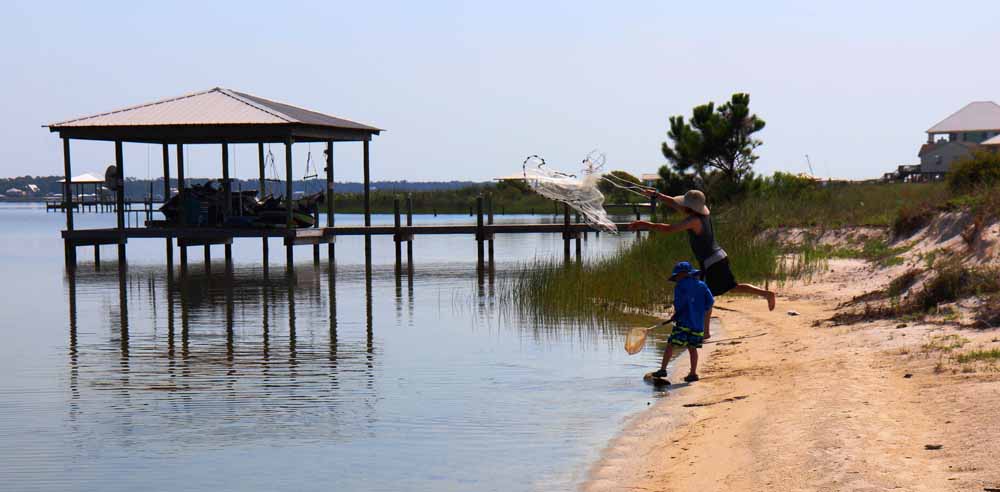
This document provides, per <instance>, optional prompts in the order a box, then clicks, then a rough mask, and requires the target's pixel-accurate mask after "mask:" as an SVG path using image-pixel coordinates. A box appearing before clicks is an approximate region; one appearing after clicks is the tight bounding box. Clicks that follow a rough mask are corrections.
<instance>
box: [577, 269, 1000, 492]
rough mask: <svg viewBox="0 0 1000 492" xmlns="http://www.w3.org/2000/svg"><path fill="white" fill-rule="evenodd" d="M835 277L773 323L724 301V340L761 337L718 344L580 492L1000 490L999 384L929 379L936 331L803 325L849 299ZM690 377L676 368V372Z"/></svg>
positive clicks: (803, 292) (753, 308)
mask: <svg viewBox="0 0 1000 492" xmlns="http://www.w3.org/2000/svg"><path fill="white" fill-rule="evenodd" d="M856 268H860V266H859V265H847V266H846V267H845V271H843V272H835V273H839V274H843V275H849V274H850V270H853V269H856ZM839 276H840V275H834V278H832V279H828V280H829V281H827V282H824V283H823V284H822V285H813V286H804V287H802V288H801V289H800V290H797V291H795V290H793V295H791V296H788V297H785V298H783V299H781V302H780V304H779V310H777V311H775V312H773V313H769V312H767V311H766V310H765V309H763V308H762V306H761V303H760V301H750V300H745V299H726V300H723V301H721V302H720V304H719V306H721V307H722V308H724V309H721V310H719V311H717V313H718V314H719V316H721V317H722V319H723V321H724V323H725V326H726V331H727V333H726V336H727V337H731V336H741V335H747V334H753V333H758V332H760V331H762V330H763V331H767V333H768V334H767V335H766V336H763V337H758V338H752V339H747V340H745V341H743V342H741V343H739V344H735V345H717V346H715V347H714V348H713V349H712V351H711V352H710V353H709V354H708V355H707V357H705V362H704V365H703V368H702V371H701V373H702V380H701V381H700V382H698V383H695V384H693V385H682V386H679V387H677V388H674V389H672V390H671V391H670V392H669V394H668V395H667V396H666V397H664V398H662V399H660V400H659V401H658V403H657V404H656V405H655V406H654V407H653V408H652V409H651V410H650V411H648V412H645V413H644V414H642V415H640V416H638V417H636V418H634V419H633V420H632V421H631V422H629V424H628V425H627V428H626V430H625V431H624V432H623V434H622V435H621V436H619V437H618V438H617V439H616V440H615V441H613V442H612V443H611V445H610V446H609V448H608V449H607V450H605V453H604V458H603V459H602V460H601V461H600V462H599V463H598V464H596V465H595V466H594V468H593V469H592V470H591V474H590V476H591V480H590V481H589V482H588V483H587V484H585V485H584V487H583V489H584V490H586V491H606V490H664V491H666V490H678V491H680V490H692V491H694V490H698V491H712V490H742V491H747V490H787V491H799V490H803V491H804V490H810V491H813V490H820V491H827V490H829V491H835V490H852V491H876V490H914V491H950V490H984V488H986V487H1000V458H998V457H1000V417H998V414H1000V377H998V376H997V375H996V374H990V373H986V374H974V375H968V376H964V375H953V374H950V373H946V374H941V373H940V371H934V370H933V369H932V367H933V366H934V365H935V362H934V361H935V359H934V357H933V354H923V355H915V354H914V352H913V350H912V349H914V348H915V347H919V346H921V344H922V343H925V341H926V340H927V338H928V337H929V336H932V333H935V332H936V331H938V330H941V328H940V327H928V326H912V327H906V328H904V329H897V325H896V323H889V322H886V323H883V324H881V325H872V326H865V327H853V328H845V327H836V328H831V327H829V326H821V327H815V326H813V321H815V320H820V319H825V318H827V317H829V315H830V314H831V313H832V312H833V308H834V307H835V305H836V302H837V301H838V300H839V298H841V297H843V294H845V293H846V295H847V296H848V297H849V296H850V295H853V294H854V292H840V291H841V290H842V289H840V288H838V287H840V286H841V285H844V284H843V282H842V280H843V278H837V277H839ZM831 286H833V287H831ZM848 290H851V289H848ZM795 292H798V295H794V294H795ZM788 310H795V311H798V312H799V313H800V316H789V315H788V314H786V312H787V311H788ZM989 336H991V335H987V338H988V337H989ZM985 343H988V340H987V341H986V342H985ZM686 371H687V362H686V357H685V358H682V359H680V365H679V366H678V368H677V369H676V372H677V373H679V374H684V373H686ZM907 373H910V374H912V377H909V378H907V377H904V375H905V374H907ZM927 444H942V445H943V448H942V449H939V450H927V449H925V445H927Z"/></svg>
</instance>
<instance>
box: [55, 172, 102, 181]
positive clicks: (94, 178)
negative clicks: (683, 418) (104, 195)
mask: <svg viewBox="0 0 1000 492" xmlns="http://www.w3.org/2000/svg"><path fill="white" fill-rule="evenodd" d="M59 182H60V183H65V182H66V179H60V180H59ZM69 182H70V183H77V184H98V183H101V184H103V183H104V178H98V177H97V176H94V175H93V174H90V173H83V174H81V175H79V176H73V177H72V178H70V179H69Z"/></svg>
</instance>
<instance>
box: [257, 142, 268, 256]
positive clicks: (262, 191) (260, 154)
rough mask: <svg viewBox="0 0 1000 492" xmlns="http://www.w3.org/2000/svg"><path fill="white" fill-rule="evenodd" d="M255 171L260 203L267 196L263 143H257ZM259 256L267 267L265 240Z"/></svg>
mask: <svg viewBox="0 0 1000 492" xmlns="http://www.w3.org/2000/svg"><path fill="white" fill-rule="evenodd" d="M257 171H258V172H259V173H260V174H259V175H258V178H257V179H258V180H259V181H258V182H257V183H258V184H257V188H258V190H257V198H258V199H259V200H261V201H263V200H264V197H265V196H267V178H266V177H265V175H264V143H263V142H258V143H257ZM260 247H261V255H262V256H263V258H264V264H265V265H267V254H268V252H267V238H266V237H265V238H263V239H261V246H260Z"/></svg>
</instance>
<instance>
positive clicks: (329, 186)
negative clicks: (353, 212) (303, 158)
mask: <svg viewBox="0 0 1000 492" xmlns="http://www.w3.org/2000/svg"><path fill="white" fill-rule="evenodd" d="M323 202H324V203H325V204H326V226H327V227H333V218H334V217H333V214H334V208H333V140H327V141H326V196H325V197H324V199H323ZM335 254H336V253H335V251H334V244H333V243H328V244H327V245H326V261H327V262H329V263H330V264H333V263H334V255H335Z"/></svg>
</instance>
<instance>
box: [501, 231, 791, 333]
mask: <svg viewBox="0 0 1000 492" xmlns="http://www.w3.org/2000/svg"><path fill="white" fill-rule="evenodd" d="M715 227H716V236H717V237H718V238H719V239H720V241H722V242H723V244H722V246H723V248H724V249H725V250H726V252H727V253H728V254H729V257H730V264H731V265H732V269H733V274H734V275H735V276H736V278H737V279H738V280H739V281H741V282H764V281H765V280H766V279H779V278H783V277H784V276H785V275H784V272H785V267H784V266H783V264H782V262H781V248H780V245H779V244H778V243H777V242H776V241H774V240H769V239H762V238H760V237H758V236H760V235H759V234H757V232H756V231H755V229H754V228H753V227H752V225H750V224H747V223H741V222H729V221H721V220H720V221H717V222H715ZM623 234H631V233H630V232H623ZM682 260H686V261H690V262H692V264H694V265H697V262H696V260H695V258H694V257H693V255H692V254H691V247H690V246H689V245H688V239H687V236H686V234H658V233H653V235H652V236H650V237H648V238H645V239H643V240H641V241H639V242H637V243H635V244H634V245H632V246H630V247H627V248H625V249H622V250H620V251H618V252H616V253H614V254H612V255H610V256H608V257H605V258H603V259H600V260H597V261H595V262H593V263H587V264H583V265H579V264H570V265H564V264H562V263H560V262H555V261H553V262H535V263H532V264H528V265H523V266H522V267H521V268H520V269H518V270H517V271H516V272H515V273H514V274H513V275H511V276H510V277H508V278H507V280H506V281H507V282H508V286H507V289H506V290H507V292H508V294H509V296H510V297H511V298H512V299H511V300H512V301H513V302H514V303H515V304H516V305H517V306H518V307H519V308H520V309H522V310H529V311H532V310H542V311H547V312H551V313H563V314H581V315H583V314H586V315H593V314H594V313H621V312H626V313H627V312H652V311H662V310H664V309H666V308H667V307H668V306H669V305H670V304H671V302H672V298H671V295H672V293H673V287H674V284H673V283H672V282H669V281H668V280H667V279H668V277H669V276H670V271H671V269H672V268H673V266H674V264H675V263H676V262H678V261H682Z"/></svg>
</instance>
